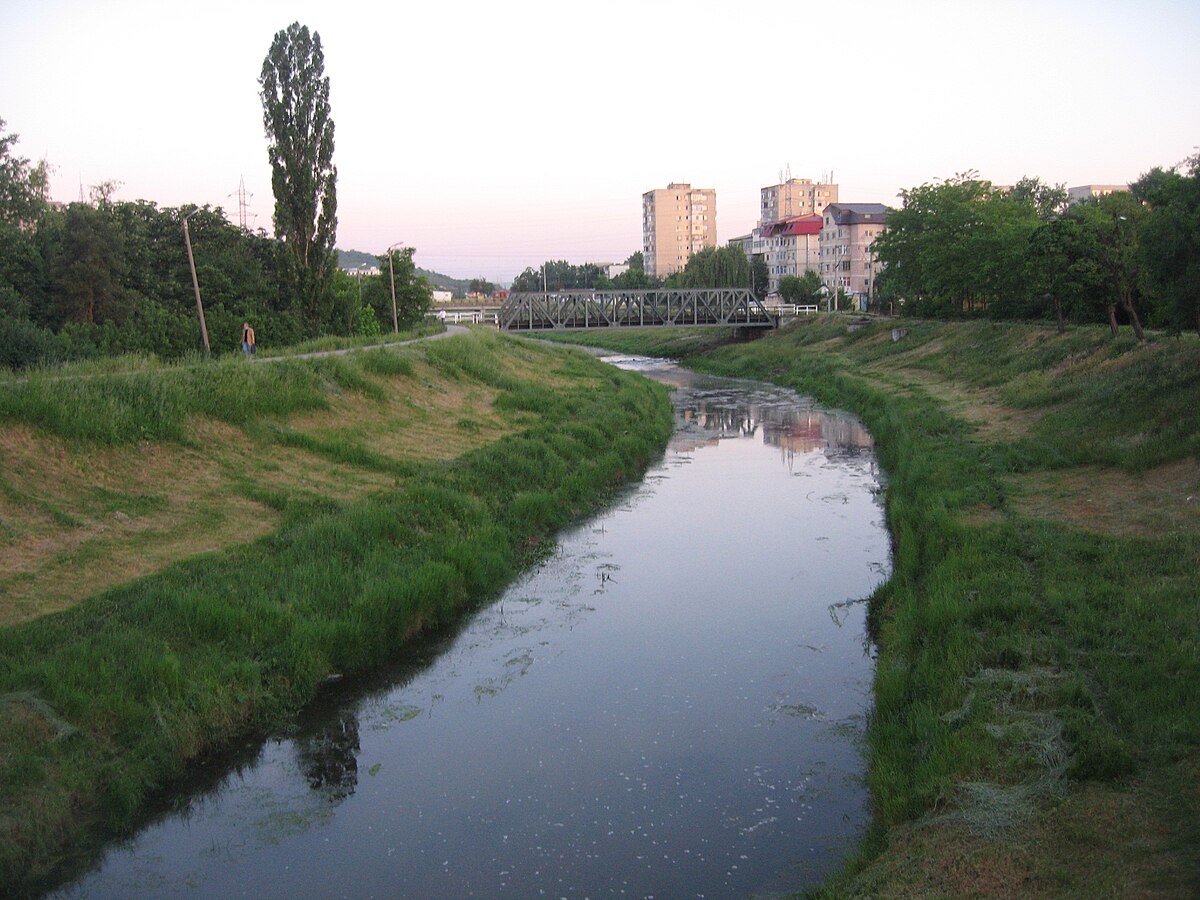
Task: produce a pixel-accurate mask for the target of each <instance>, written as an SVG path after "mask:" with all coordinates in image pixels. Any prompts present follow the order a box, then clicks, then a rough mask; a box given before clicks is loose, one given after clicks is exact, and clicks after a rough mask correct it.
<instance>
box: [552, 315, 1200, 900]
mask: <svg viewBox="0 0 1200 900" xmlns="http://www.w3.org/2000/svg"><path fill="white" fill-rule="evenodd" d="M847 324H848V320H846V319H844V318H837V317H821V318H818V319H815V320H810V321H807V322H802V323H797V324H796V325H793V326H792V327H790V328H789V329H787V330H785V331H783V332H782V333H779V334H775V335H772V336H770V337H768V338H765V339H763V340H760V341H756V342H752V343H749V344H743V345H735V346H727V347H724V348H721V349H719V350H716V351H713V352H708V353H700V354H693V355H689V354H691V353H692V351H691V347H692V346H694V343H693V342H694V340H695V339H694V338H688V337H686V336H685V338H684V340H683V341H681V342H680V343H678V344H676V345H673V344H672V337H671V335H670V334H669V333H667V332H656V333H653V334H646V335H642V334H631V335H628V336H624V335H622V336H619V337H617V338H616V339H615V341H614V338H613V337H612V336H604V337H597V338H592V337H591V336H590V335H588V336H585V338H584V339H586V340H596V341H604V342H608V343H610V345H613V344H614V343H615V345H616V346H619V347H620V349H622V350H625V351H630V352H638V351H640V352H647V351H649V352H653V353H657V354H660V355H667V356H672V355H684V356H685V357H686V361H687V362H688V363H689V364H690V365H692V366H694V367H696V368H700V369H703V370H705V371H710V372H716V373H720V374H728V375H737V376H744V377H752V378H761V379H766V380H771V381H774V382H777V383H780V384H784V385H788V386H791V387H794V388H796V389H797V390H800V391H802V392H804V393H808V394H812V395H815V396H817V397H818V398H820V399H822V400H824V401H826V402H829V403H832V404H835V405H839V406H842V407H845V408H849V409H852V410H854V411H856V412H858V413H859V414H860V415H861V416H862V417H863V418H864V420H865V422H866V423H867V425H868V427H870V429H871V430H872V432H873V433H874V435H875V437H876V439H877V452H878V453H879V455H880V458H881V461H882V462H883V464H884V466H885V468H886V470H887V472H888V491H887V508H888V520H889V525H890V528H891V531H892V534H893V538H894V574H893V576H892V578H891V580H890V581H889V582H888V583H887V584H886V585H884V586H883V587H882V588H881V589H880V590H879V591H878V593H877V595H876V596H875V597H873V598H872V602H871V615H870V619H871V624H872V628H873V630H874V635H875V637H876V639H877V640H878V642H879V645H880V655H879V658H878V663H877V671H876V680H875V711H874V714H873V716H872V720H871V724H870V728H869V733H868V741H869V765H870V769H869V779H870V785H871V791H872V797H873V799H874V805H875V815H876V827H875V829H874V830H873V832H872V834H871V835H870V836H869V838H868V840H867V842H866V844H865V846H864V847H863V849H862V851H861V853H860V854H859V856H858V857H857V858H856V859H855V861H854V862H853V863H852V865H850V866H849V867H848V868H847V870H846V872H845V873H844V874H843V877H842V878H841V879H839V880H838V881H836V882H834V883H833V884H831V885H830V887H829V888H828V889H827V893H828V895H829V896H837V897H842V896H871V897H875V896H996V897H1001V896H1003V897H1009V896H1070V897H1075V896H1114V897H1115V896H1166V897H1195V896H1200V816H1198V815H1197V812H1196V811H1197V809H1200V342H1197V341H1196V340H1195V338H1194V337H1190V336H1188V337H1183V338H1167V337H1161V338H1156V339H1153V340H1151V341H1150V342H1148V343H1147V344H1144V345H1138V344H1136V343H1135V342H1133V341H1132V340H1131V339H1126V338H1122V339H1118V340H1116V341H1114V340H1113V339H1111V338H1110V337H1109V336H1108V335H1107V334H1106V332H1104V331H1102V330H1101V329H1087V328H1081V329H1073V330H1072V331H1070V332H1069V333H1068V334H1066V335H1062V336H1060V335H1058V334H1056V333H1055V332H1054V331H1053V329H1047V328H1044V327H1039V326H1035V325H1017V324H1005V325H1000V324H994V323H984V322H975V323H939V322H922V321H900V322H878V323H875V324H872V325H868V326H866V327H863V328H860V329H857V330H854V331H851V330H849V329H848V328H847ZM897 326H899V327H900V328H903V329H904V330H905V332H906V333H905V334H904V335H903V336H902V337H901V338H900V339H899V340H896V341H893V340H892V335H891V330H892V328H894V327H897ZM576 339H578V338H576ZM677 348H678V349H677Z"/></svg>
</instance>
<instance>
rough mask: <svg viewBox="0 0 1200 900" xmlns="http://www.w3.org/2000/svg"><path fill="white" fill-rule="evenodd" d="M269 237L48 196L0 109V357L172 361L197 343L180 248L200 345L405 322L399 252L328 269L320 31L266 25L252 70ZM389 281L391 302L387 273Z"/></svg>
mask: <svg viewBox="0 0 1200 900" xmlns="http://www.w3.org/2000/svg"><path fill="white" fill-rule="evenodd" d="M259 96H260V99H261V100H262V104H263V128H264V131H265V133H266V136H267V139H268V154H267V155H268V159H269V161H270V164H271V176H272V189H273V193H274V196H275V210H274V215H273V224H274V227H275V234H276V237H268V236H267V235H266V233H265V232H263V231H261V230H260V231H258V232H251V231H247V230H244V229H241V228H238V227H235V226H233V225H232V224H231V223H230V222H228V221H227V220H226V219H225V216H224V214H223V212H222V210H221V209H220V207H209V206H204V207H196V206H182V207H178V208H161V209H160V208H159V207H158V206H157V205H156V204H154V203H152V202H148V201H145V200H137V201H134V202H121V201H115V200H114V199H113V195H114V193H115V192H116V189H117V185H115V184H113V183H111V182H108V183H105V184H101V185H97V186H96V187H94V188H93V189H92V191H91V196H90V197H89V199H88V200H86V201H85V200H83V199H82V198H81V199H80V201H78V202H73V203H68V204H56V203H51V202H50V201H49V197H48V181H49V179H48V173H49V166H48V164H47V163H45V162H41V163H38V164H36V165H35V164H33V163H31V162H30V160H28V159H27V158H24V157H22V156H19V155H18V154H17V153H16V150H15V148H16V144H17V135H15V134H8V133H5V122H4V120H3V119H0V365H5V366H8V367H10V368H15V367H19V366H25V365H30V364H34V363H41V362H59V361H66V360H71V359H81V358H88V357H93V356H107V355H114V354H121V353H130V352H141V353H153V354H156V355H158V356H160V357H163V358H172V357H179V356H182V355H185V354H187V353H192V352H197V351H199V350H200V349H201V348H202V344H201V330H200V324H199V321H198V318H199V317H198V314H197V310H196V303H195V297H194V293H193V287H192V278H191V272H190V271H189V266H188V261H187V250H186V247H185V244H184V232H183V225H184V221H185V219H186V220H187V223H188V225H189V230H190V235H191V242H192V245H193V250H194V257H195V265H196V277H197V280H198V282H199V285H200V291H201V295H202V299H203V305H204V316H205V321H206V324H207V327H208V331H209V333H210V335H211V344H212V347H213V350H214V352H233V351H234V350H236V349H237V347H238V345H239V341H240V339H241V324H242V322H246V321H248V322H252V323H253V324H254V327H255V331H256V332H257V335H258V339H259V341H260V343H263V344H266V345H274V346H283V345H286V344H292V343H297V342H299V341H301V340H304V339H306V338H311V337H317V336H319V335H326V334H335V335H351V334H377V333H379V332H380V331H383V330H388V331H390V330H392V328H393V327H395V326H396V325H411V324H414V323H415V322H417V321H419V320H420V319H421V318H422V317H423V316H424V314H425V312H426V311H427V310H428V308H429V306H430V303H431V293H430V288H429V285H428V282H426V281H425V279H423V278H420V277H418V276H417V274H416V269H415V266H414V265H413V248H411V247H407V248H402V249H399V250H397V251H394V252H393V253H391V255H390V257H389V256H381V257H379V263H380V272H381V274H380V275H378V276H374V277H372V278H351V277H350V276H348V275H346V274H345V273H343V272H341V271H339V270H338V269H337V263H336V259H337V257H336V251H335V249H334V244H335V238H336V231H337V191H336V183H337V169H336V167H335V166H334V165H333V161H332V159H333V148H334V126H333V120H332V118H331V116H330V108H329V79H328V77H327V76H326V75H325V74H324V54H323V50H322V47H321V38H320V35H318V34H317V33H316V32H311V33H310V32H309V30H308V28H307V27H305V26H303V25H300V24H299V23H298V22H297V23H293V24H292V25H290V26H288V27H287V28H286V29H283V30H281V31H279V32H278V33H276V35H275V38H274V40H273V41H272V43H271V47H270V49H269V51H268V53H267V56H266V58H265V59H264V60H263V66H262V71H261V74H260V77H259ZM393 277H394V284H395V301H394V303H393V296H392V285H393Z"/></svg>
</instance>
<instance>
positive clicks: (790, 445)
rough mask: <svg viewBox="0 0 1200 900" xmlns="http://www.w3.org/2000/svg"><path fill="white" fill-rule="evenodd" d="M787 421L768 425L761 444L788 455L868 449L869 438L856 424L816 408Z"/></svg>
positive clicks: (863, 429)
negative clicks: (832, 448)
mask: <svg viewBox="0 0 1200 900" xmlns="http://www.w3.org/2000/svg"><path fill="white" fill-rule="evenodd" d="M795 412H796V414H795V415H794V416H791V417H789V418H791V419H792V421H790V422H780V423H771V424H768V425H767V427H766V428H765V429H764V431H763V441H764V442H765V443H767V444H770V445H771V446H773V447H779V448H780V449H782V450H785V451H787V452H789V453H810V452H812V451H813V450H823V449H825V448H826V447H837V448H840V449H870V448H871V447H873V446H874V442H873V441H872V440H871V435H870V434H869V433H868V432H867V430H866V429H865V428H863V426H862V425H861V424H859V423H858V422H855V421H852V420H850V419H847V418H846V417H845V416H839V415H834V414H832V413H828V412H822V411H820V410H816V409H808V410H796V411H795Z"/></svg>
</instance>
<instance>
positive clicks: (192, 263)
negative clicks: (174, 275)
mask: <svg viewBox="0 0 1200 900" xmlns="http://www.w3.org/2000/svg"><path fill="white" fill-rule="evenodd" d="M198 212H200V209H199V207H197V208H196V209H193V210H192V211H191V212H190V213H188V214H187V215H186V216H184V217H183V242H184V243H185V244H186V245H187V253H188V266H189V267H190V268H191V270H192V287H193V288H195V289H196V314H197V315H199V316H200V336H201V337H202V338H204V352H205V353H206V354H208V353H211V352H212V351H211V350H210V348H209V346H208V326H207V325H205V324H204V304H203V303H201V302H200V280H199V279H198V278H197V277H196V258H195V257H194V256H192V235H191V233H190V232H189V231H188V219H190V218H191V217H192V216H194V215H195V214H196V213H198Z"/></svg>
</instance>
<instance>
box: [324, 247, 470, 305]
mask: <svg viewBox="0 0 1200 900" xmlns="http://www.w3.org/2000/svg"><path fill="white" fill-rule="evenodd" d="M337 254H338V268H339V269H356V268H359V267H360V266H377V265H379V257H378V256H376V255H375V254H374V253H364V252H363V251H361V250H340V249H339V250H338V252H337ZM417 274H418V275H420V276H421V277H422V278H425V279H426V280H427V281H428V282H429V283H430V284H431V285H432V286H433V288H434V290H442V291H450V292H451V293H453V294H454V296H455V297H456V298H461V297H465V296H466V293H467V288H468V286H469V285H470V283H471V279H469V278H452V277H451V276H449V275H443V274H442V273H441V272H434V271H433V270H432V269H422V268H421V267H420V266H417Z"/></svg>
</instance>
